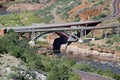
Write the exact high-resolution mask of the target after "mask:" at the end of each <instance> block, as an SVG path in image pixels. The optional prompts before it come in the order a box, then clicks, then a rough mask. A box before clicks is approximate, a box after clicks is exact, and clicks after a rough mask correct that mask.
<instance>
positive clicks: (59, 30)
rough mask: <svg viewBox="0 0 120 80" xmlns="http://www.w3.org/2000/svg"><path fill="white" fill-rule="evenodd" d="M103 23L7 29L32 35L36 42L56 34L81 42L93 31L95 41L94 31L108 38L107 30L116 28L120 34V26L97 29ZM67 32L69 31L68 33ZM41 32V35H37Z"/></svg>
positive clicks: (77, 23)
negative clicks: (101, 30)
mask: <svg viewBox="0 0 120 80" xmlns="http://www.w3.org/2000/svg"><path fill="white" fill-rule="evenodd" d="M99 23H101V20H99V21H84V22H72V23H59V24H45V25H39V26H21V27H7V28H5V29H6V31H7V32H8V31H9V30H10V29H13V30H14V31H15V32H16V33H30V35H31V38H32V39H31V40H32V41H34V40H36V39H37V38H39V37H40V36H41V35H43V34H47V33H52V32H55V33H56V34H58V35H59V36H62V37H64V38H67V39H68V41H79V40H81V39H82V40H83V36H86V35H87V33H88V32H90V31H91V30H93V33H92V35H93V38H91V39H94V34H95V33H94V30H98V29H103V34H104V35H105V37H107V32H106V29H109V28H114V29H116V34H117V35H118V34H119V28H120V25H113V26H100V27H95V26H96V25H97V24H99ZM66 31H69V33H67V32H66ZM70 31H76V32H77V35H75V34H71V33H70ZM38 32H40V33H41V34H39V35H38V34H37V35H36V36H35V33H38Z"/></svg>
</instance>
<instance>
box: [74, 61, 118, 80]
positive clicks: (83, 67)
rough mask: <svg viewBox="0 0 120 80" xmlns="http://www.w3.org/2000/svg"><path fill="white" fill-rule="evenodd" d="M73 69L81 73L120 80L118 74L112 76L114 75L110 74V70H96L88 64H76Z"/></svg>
mask: <svg viewBox="0 0 120 80" xmlns="http://www.w3.org/2000/svg"><path fill="white" fill-rule="evenodd" d="M73 68H76V69H78V70H82V71H86V72H92V73H96V74H99V75H102V76H106V77H110V78H114V79H115V80H119V79H120V74H114V73H112V71H111V70H110V69H105V70H102V69H98V68H96V67H94V66H92V65H90V64H85V63H81V64H76V65H74V66H73Z"/></svg>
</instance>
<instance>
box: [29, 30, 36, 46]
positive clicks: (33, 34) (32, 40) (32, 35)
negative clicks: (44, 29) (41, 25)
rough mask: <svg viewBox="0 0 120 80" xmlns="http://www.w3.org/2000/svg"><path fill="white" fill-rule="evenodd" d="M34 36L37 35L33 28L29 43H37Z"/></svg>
mask: <svg viewBox="0 0 120 80" xmlns="http://www.w3.org/2000/svg"><path fill="white" fill-rule="evenodd" d="M34 37H35V32H34V30H33V31H32V33H31V41H29V44H30V45H35V40H34Z"/></svg>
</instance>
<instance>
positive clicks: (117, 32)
mask: <svg viewBox="0 0 120 80" xmlns="http://www.w3.org/2000/svg"><path fill="white" fill-rule="evenodd" d="M116 34H117V36H119V26H118V27H117V28H116Z"/></svg>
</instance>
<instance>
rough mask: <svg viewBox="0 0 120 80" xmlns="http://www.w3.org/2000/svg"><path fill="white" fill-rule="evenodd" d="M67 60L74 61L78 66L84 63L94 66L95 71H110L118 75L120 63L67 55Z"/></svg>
mask: <svg viewBox="0 0 120 80" xmlns="http://www.w3.org/2000/svg"><path fill="white" fill-rule="evenodd" d="M67 57H68V58H69V59H73V60H75V61H76V62H77V63H78V64H81V63H86V64H90V65H92V66H94V67H95V68H97V69H102V70H106V69H110V70H111V71H112V72H113V73H116V74H118V73H119V74H120V63H117V62H112V61H102V60H97V59H94V58H86V57H84V58H83V57H78V56H72V55H70V54H68V55H67Z"/></svg>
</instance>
